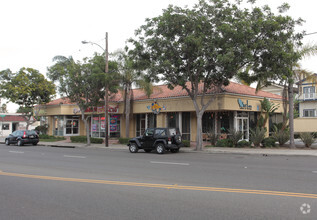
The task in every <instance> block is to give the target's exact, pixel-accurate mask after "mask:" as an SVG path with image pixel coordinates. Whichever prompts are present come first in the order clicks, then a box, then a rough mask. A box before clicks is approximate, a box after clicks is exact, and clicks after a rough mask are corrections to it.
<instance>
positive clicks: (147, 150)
mask: <svg viewBox="0 0 317 220" xmlns="http://www.w3.org/2000/svg"><path fill="white" fill-rule="evenodd" d="M144 151H145V152H146V153H150V152H151V151H152V150H151V149H144Z"/></svg>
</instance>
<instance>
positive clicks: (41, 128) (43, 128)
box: [34, 124, 48, 134]
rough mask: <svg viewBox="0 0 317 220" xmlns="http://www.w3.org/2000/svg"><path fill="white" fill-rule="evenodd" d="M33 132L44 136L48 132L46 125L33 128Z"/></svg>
mask: <svg viewBox="0 0 317 220" xmlns="http://www.w3.org/2000/svg"><path fill="white" fill-rule="evenodd" d="M34 130H36V131H37V133H39V134H46V133H47V130H48V125H47V124H45V125H39V126H37V127H35V129H34Z"/></svg>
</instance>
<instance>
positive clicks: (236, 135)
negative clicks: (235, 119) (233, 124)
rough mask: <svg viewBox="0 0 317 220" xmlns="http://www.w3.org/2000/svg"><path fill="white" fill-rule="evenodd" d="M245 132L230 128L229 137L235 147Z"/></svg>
mask: <svg viewBox="0 0 317 220" xmlns="http://www.w3.org/2000/svg"><path fill="white" fill-rule="evenodd" d="M242 136H243V134H242V132H241V131H236V130H234V129H229V139H230V140H231V141H232V144H233V146H234V147H237V145H238V142H239V141H240V140H241V138H242Z"/></svg>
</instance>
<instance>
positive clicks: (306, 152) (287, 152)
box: [0, 137, 317, 157]
mask: <svg viewBox="0 0 317 220" xmlns="http://www.w3.org/2000/svg"><path fill="white" fill-rule="evenodd" d="M0 143H4V138H1V137H0ZM38 146H46V147H64V148H87V149H89V148H100V149H105V150H107V149H113V150H116V149H118V150H119V149H121V150H127V151H128V150H129V149H128V146H127V145H123V144H114V143H112V144H109V147H105V145H104V144H91V145H90V146H87V145H86V144H84V143H71V142H67V141H57V142H41V141H40V142H39V143H38ZM296 146H297V148H295V149H290V148H271V149H266V148H225V147H210V148H206V147H205V148H204V149H203V151H195V149H194V148H193V147H190V148H187V147H183V148H181V149H180V152H186V153H210V154H215V153H222V154H224V153H227V154H244V155H263V156H268V155H279V156H316V157H317V143H314V145H312V148H310V149H304V145H303V144H300V143H299V142H298V141H296Z"/></svg>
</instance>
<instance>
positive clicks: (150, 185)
mask: <svg viewBox="0 0 317 220" xmlns="http://www.w3.org/2000/svg"><path fill="white" fill-rule="evenodd" d="M0 175H2V176H12V177H23V178H31V179H41V180H55V181H65V182H76V183H96V184H105V185H117V186H139V187H148V188H160V189H179V190H181V189H182V190H196V191H209V192H228V193H247V194H256V195H272V196H287V197H297V198H310V199H317V194H307V193H294V192H280V191H268V190H249V189H234V188H216V187H203V186H182V185H177V184H174V185H168V184H155V183H137V182H121V181H109V180H96V179H79V178H65V177H55V176H40V175H31V174H22V173H9V172H3V171H0Z"/></svg>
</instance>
